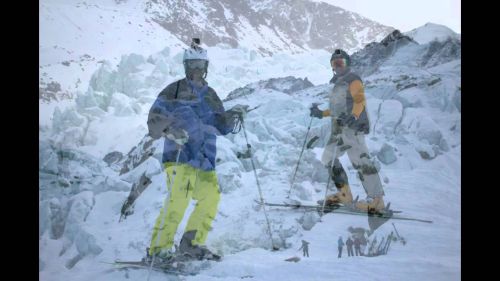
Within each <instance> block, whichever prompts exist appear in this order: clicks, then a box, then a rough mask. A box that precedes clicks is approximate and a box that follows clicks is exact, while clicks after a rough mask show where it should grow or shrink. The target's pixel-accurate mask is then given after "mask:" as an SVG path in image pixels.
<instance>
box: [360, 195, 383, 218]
mask: <svg viewBox="0 0 500 281" xmlns="http://www.w3.org/2000/svg"><path fill="white" fill-rule="evenodd" d="M355 207H356V208H357V209H359V210H361V211H366V212H368V213H373V214H378V213H383V212H384V211H385V204H384V199H383V197H382V196H379V197H375V198H371V197H367V198H366V200H361V201H359V202H356V204H355Z"/></svg>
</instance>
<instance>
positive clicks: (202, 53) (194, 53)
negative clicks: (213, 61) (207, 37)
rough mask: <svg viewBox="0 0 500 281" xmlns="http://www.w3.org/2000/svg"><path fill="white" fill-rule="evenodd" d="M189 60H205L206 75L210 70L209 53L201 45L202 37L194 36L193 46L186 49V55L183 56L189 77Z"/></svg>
mask: <svg viewBox="0 0 500 281" xmlns="http://www.w3.org/2000/svg"><path fill="white" fill-rule="evenodd" d="M189 60H204V61H205V64H204V71H205V75H204V77H206V75H207V72H208V62H209V60H208V55H207V50H205V49H203V48H202V47H200V39H199V38H193V42H192V43H191V47H190V48H189V49H186V50H184V56H183V57H182V63H183V64H184V70H185V72H186V77H189V72H190V70H189V67H188V61H189Z"/></svg>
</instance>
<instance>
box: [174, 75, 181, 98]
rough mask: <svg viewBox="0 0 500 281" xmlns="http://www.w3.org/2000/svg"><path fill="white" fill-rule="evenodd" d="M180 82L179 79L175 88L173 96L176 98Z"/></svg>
mask: <svg viewBox="0 0 500 281" xmlns="http://www.w3.org/2000/svg"><path fill="white" fill-rule="evenodd" d="M180 83H181V80H179V81H177V88H176V89H175V98H174V99H177V95H178V94H179V84H180Z"/></svg>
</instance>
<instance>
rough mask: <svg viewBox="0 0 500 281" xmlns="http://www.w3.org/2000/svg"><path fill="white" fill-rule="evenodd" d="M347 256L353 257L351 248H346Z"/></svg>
mask: <svg viewBox="0 0 500 281" xmlns="http://www.w3.org/2000/svg"><path fill="white" fill-rule="evenodd" d="M347 254H348V255H349V257H351V256H354V253H353V252H352V246H351V247H349V246H347Z"/></svg>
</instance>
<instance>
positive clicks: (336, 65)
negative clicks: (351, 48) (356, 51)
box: [330, 58, 347, 69]
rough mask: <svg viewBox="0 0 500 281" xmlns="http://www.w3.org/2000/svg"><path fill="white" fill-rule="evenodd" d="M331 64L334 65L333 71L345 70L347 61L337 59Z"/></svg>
mask: <svg viewBox="0 0 500 281" xmlns="http://www.w3.org/2000/svg"><path fill="white" fill-rule="evenodd" d="M330 64H331V65H332V68H333V69H337V68H343V67H346V65H347V61H346V59H344V58H335V59H333V60H332V61H330Z"/></svg>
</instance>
